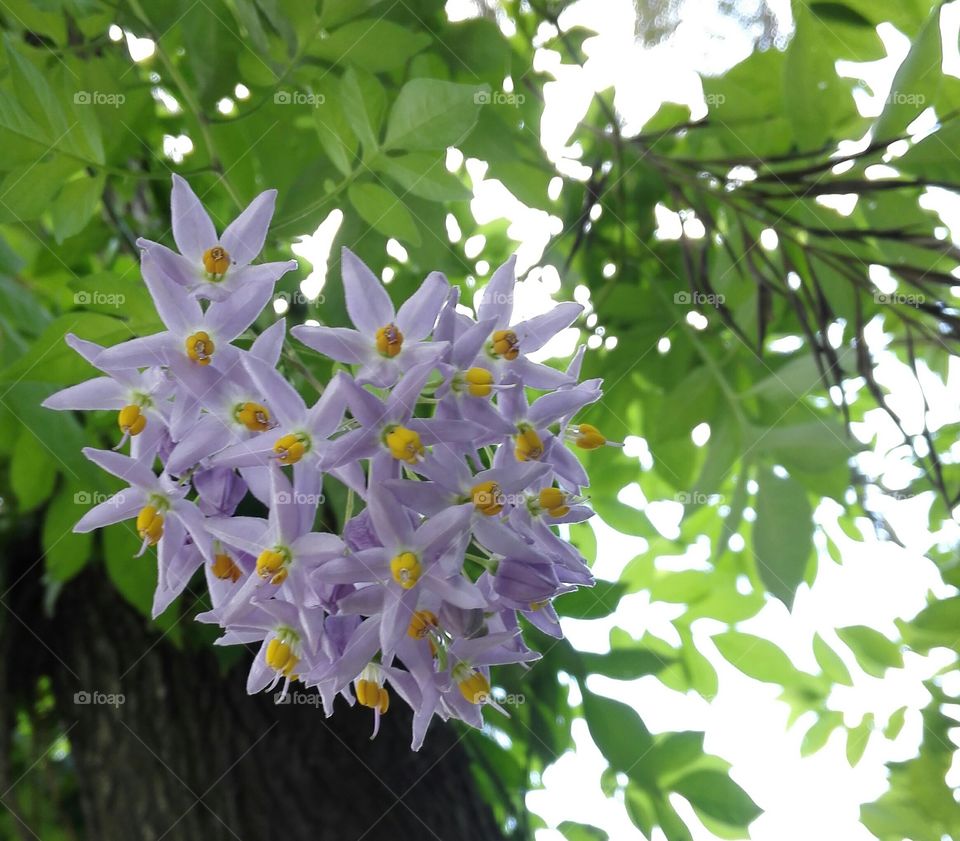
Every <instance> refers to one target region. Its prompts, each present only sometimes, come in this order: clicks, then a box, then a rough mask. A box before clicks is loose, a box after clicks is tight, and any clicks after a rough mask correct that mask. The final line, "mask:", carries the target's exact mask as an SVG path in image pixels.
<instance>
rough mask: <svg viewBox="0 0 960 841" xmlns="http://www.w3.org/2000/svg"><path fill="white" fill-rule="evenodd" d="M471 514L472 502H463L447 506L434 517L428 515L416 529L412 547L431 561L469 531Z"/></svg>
mask: <svg viewBox="0 0 960 841" xmlns="http://www.w3.org/2000/svg"><path fill="white" fill-rule="evenodd" d="M472 515H473V505H472V503H465V504H463V505H456V506H454V507H453V508H448V509H447V510H446V511H442V512H441V513H440V514H437V516H436V517H430V519H428V520H427V521H426V522H425V523H424V524H423V525H422V526H420V528H418V529H417V531H416V534H415V535H414V536H413V544H412V547H413V548H415V549H417V550H418V551H420V552H422V553H423V556H424V558H425V559H426V560H427V561H428V562H430V561H433V560H434V559H435V558H437V557H439V556H440V555H441V554H443V552H444V550H446V549H447V547H448V546H450V544H451V543H453V542H454V541H455V540H456V539H457V538H459V537H463V536H464V535H466V534H467V533H468V532H469V531H470V518H471V516H472Z"/></svg>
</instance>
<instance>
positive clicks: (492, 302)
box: [477, 254, 517, 327]
mask: <svg viewBox="0 0 960 841" xmlns="http://www.w3.org/2000/svg"><path fill="white" fill-rule="evenodd" d="M516 267H517V255H516V254H514V255H513V256H512V257H510V259H509V260H507V262H506V263H504V264H503V265H502V266H500V267H499V268H498V269H497V270H496V271H495V272H494V273H493V277H491V278H490V282H489V283H488V284H487V285H486V286H485V287H484V288H483V296H482V297H481V299H480V306H478V307H477V321H486V320H487V319H488V318H492V319H494V323H495V324H496V325H497V326H498V327H506V326H507V325H508V324H509V323H510V316H511V314H512V313H513V287H514V284H515V283H516V274H515V272H516Z"/></svg>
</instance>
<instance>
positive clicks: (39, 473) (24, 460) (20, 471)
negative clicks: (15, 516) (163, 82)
mask: <svg viewBox="0 0 960 841" xmlns="http://www.w3.org/2000/svg"><path fill="white" fill-rule="evenodd" d="M56 480H57V462H56V460H55V459H54V458H53V456H52V455H51V453H50V451H49V450H48V449H47V447H46V446H44V443H43V442H42V441H41V440H39V439H38V437H37V436H36V435H35V434H34V433H33V432H31V431H30V430H29V429H26V428H25V429H23V431H22V432H21V433H20V435H19V437H18V439H17V443H16V445H15V446H14V448H13V458H12V459H11V460H10V487H11V488H12V489H13V493H14V495H15V496H16V498H17V508H18V509H19V510H20V511H31V510H33V509H34V508H37V507H38V506H40V505H42V504H43V503H44V502H46V501H47V499H49V497H50V494H52V493H53V487H54V484H55V483H56Z"/></svg>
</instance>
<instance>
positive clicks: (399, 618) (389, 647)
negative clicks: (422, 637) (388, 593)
mask: <svg viewBox="0 0 960 841" xmlns="http://www.w3.org/2000/svg"><path fill="white" fill-rule="evenodd" d="M416 609H417V589H416V588H415V587H411V588H410V589H409V590H404V591H403V593H402V595H401V596H400V597H399V598H389V597H388V598H387V603H386V605H385V607H384V609H383V615H382V616H381V618H380V650H381V651H383V657H384V660H386V659H388V658H389V657H390V656H391V655H392V654H393V652H394V651H395V650H396V648H397V645H398V644H399V643H400V641H401V640H402V639H403V637H404V635H405V634H406V632H407V628H408V627H409V626H410V619H411V618H412V617H413V613H414V611H415V610H416Z"/></svg>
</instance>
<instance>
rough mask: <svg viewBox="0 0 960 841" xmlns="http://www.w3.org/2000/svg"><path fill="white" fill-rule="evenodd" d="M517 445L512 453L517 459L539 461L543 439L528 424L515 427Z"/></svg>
mask: <svg viewBox="0 0 960 841" xmlns="http://www.w3.org/2000/svg"><path fill="white" fill-rule="evenodd" d="M516 441H517V446H516V448H515V449H514V451H513V452H514V455H515V456H516V457H517V461H539V460H540V459H541V458H542V456H543V441H541V440H540V436H539V435H538V434H537V430H535V429H534V428H533V427H532V426H530V425H529V424H522V425H521V426H519V427H517V439H516Z"/></svg>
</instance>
